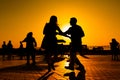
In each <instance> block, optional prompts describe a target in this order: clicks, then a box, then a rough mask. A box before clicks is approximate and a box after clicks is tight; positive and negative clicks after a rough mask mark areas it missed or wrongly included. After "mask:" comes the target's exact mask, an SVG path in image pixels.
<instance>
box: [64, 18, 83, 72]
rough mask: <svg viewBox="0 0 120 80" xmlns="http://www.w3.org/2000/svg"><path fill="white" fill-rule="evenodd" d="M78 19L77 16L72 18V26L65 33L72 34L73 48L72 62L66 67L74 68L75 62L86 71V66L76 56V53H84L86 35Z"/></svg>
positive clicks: (71, 51) (71, 53)
mask: <svg viewBox="0 0 120 80" xmlns="http://www.w3.org/2000/svg"><path fill="white" fill-rule="evenodd" d="M76 23H77V19H76V18H75V17H73V18H71V19H70V25H71V27H70V28H69V29H68V30H67V31H66V32H65V34H68V35H71V38H70V39H71V44H70V46H71V49H70V63H69V66H65V68H66V69H71V70H74V64H75V63H76V64H77V65H78V66H79V67H78V68H77V69H79V70H80V71H83V72H85V69H84V66H83V65H82V64H81V62H80V61H79V60H78V58H77V57H76V53H77V52H79V53H82V39H81V38H82V37H83V36H84V32H83V30H82V28H81V27H80V26H79V25H77V24H76Z"/></svg>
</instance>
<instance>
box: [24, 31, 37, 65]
mask: <svg viewBox="0 0 120 80" xmlns="http://www.w3.org/2000/svg"><path fill="white" fill-rule="evenodd" d="M22 42H26V50H27V65H29V64H30V56H31V57H32V64H33V65H35V47H36V46H37V43H36V40H35V38H34V37H33V33H32V32H29V33H28V34H27V36H26V38H25V39H24V40H23V41H22Z"/></svg>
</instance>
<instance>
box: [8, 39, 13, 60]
mask: <svg viewBox="0 0 120 80" xmlns="http://www.w3.org/2000/svg"><path fill="white" fill-rule="evenodd" d="M12 51H13V45H12V42H11V40H9V42H8V44H7V53H8V60H11V58H12Z"/></svg>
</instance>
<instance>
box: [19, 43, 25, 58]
mask: <svg viewBox="0 0 120 80" xmlns="http://www.w3.org/2000/svg"><path fill="white" fill-rule="evenodd" d="M19 56H20V60H22V59H23V56H24V48H23V44H22V42H21V41H20V46H19Z"/></svg>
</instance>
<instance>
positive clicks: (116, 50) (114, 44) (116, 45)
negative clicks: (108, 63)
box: [110, 38, 119, 60]
mask: <svg viewBox="0 0 120 80" xmlns="http://www.w3.org/2000/svg"><path fill="white" fill-rule="evenodd" d="M110 48H111V53H112V60H118V54H119V43H118V42H117V41H116V39H114V38H113V39H112V41H111V42H110Z"/></svg>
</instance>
